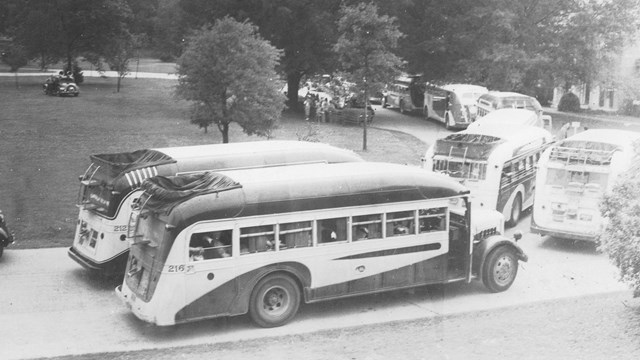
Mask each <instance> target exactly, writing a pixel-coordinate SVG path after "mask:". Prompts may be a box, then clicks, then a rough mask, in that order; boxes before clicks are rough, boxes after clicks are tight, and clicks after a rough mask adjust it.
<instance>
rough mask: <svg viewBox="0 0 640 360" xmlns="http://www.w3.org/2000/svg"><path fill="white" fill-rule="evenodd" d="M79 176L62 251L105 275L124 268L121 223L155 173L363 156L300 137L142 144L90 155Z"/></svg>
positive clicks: (355, 159) (123, 227)
mask: <svg viewBox="0 0 640 360" xmlns="http://www.w3.org/2000/svg"><path fill="white" fill-rule="evenodd" d="M90 160H91V164H90V165H89V167H88V168H87V170H86V171H85V172H84V174H83V175H81V176H80V189H79V193H78V199H77V206H78V207H79V214H78V220H77V226H76V231H75V236H74V240H73V245H72V246H71V247H70V248H69V250H68V255H69V256H70V257H71V258H72V259H73V260H75V261H76V262H78V263H79V264H80V265H82V266H83V267H85V268H87V269H90V270H92V271H95V272H98V273H102V274H105V275H107V276H111V275H120V274H123V273H124V269H125V266H126V261H127V256H128V251H129V243H128V242H127V237H126V234H127V222H128V220H129V213H130V209H131V204H132V203H133V202H134V201H136V200H137V199H138V197H139V196H140V194H141V193H142V191H140V190H139V187H140V184H141V183H142V182H143V181H144V180H145V179H147V178H149V177H153V176H157V175H163V176H168V175H176V174H184V173H190V172H198V171H207V170H220V169H232V168H244V167H256V166H277V165H287V164H297V163H306V162H330V163H333V162H358V161H364V160H363V159H362V158H361V157H360V156H359V155H357V154H355V153H354V152H353V151H351V150H345V149H340V148H337V147H333V146H330V145H326V144H321V143H311V142H306V141H273V140H271V141H255V142H245V143H233V144H213V145H198V146H184V147H171V148H159V149H143V150H137V151H133V152H124V153H112V154H99V155H91V156H90Z"/></svg>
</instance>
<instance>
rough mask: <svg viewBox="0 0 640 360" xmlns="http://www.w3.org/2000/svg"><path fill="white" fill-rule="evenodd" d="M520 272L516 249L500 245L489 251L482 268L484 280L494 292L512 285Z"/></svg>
mask: <svg viewBox="0 0 640 360" xmlns="http://www.w3.org/2000/svg"><path fill="white" fill-rule="evenodd" d="M517 274H518V257H517V256H516V254H515V252H514V250H512V249H510V248H508V247H506V246H500V247H498V248H496V249H495V250H493V251H491V252H490V253H489V256H487V259H486V260H485V262H484V267H483V269H482V282H483V283H484V285H485V286H486V287H487V288H488V289H489V290H491V291H492V292H501V291H505V290H507V289H508V288H510V287H511V285H512V284H513V282H514V281H515V279H516V275H517Z"/></svg>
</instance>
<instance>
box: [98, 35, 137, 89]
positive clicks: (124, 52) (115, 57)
mask: <svg viewBox="0 0 640 360" xmlns="http://www.w3.org/2000/svg"><path fill="white" fill-rule="evenodd" d="M135 49H136V38H135V37H133V36H132V35H129V34H128V33H127V35H126V36H124V37H122V38H120V39H116V40H115V41H112V42H111V44H110V46H109V47H107V48H106V51H105V54H106V55H105V60H106V61H107V64H109V69H111V70H114V71H116V72H117V73H118V82H117V85H116V92H120V83H121V81H122V79H123V78H124V77H125V76H127V75H128V74H130V69H129V61H130V60H131V59H132V58H133V57H134V56H135Z"/></svg>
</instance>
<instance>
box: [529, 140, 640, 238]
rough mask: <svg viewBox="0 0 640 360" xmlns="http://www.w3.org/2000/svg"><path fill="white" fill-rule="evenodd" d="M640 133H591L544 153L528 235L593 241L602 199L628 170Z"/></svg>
mask: <svg viewBox="0 0 640 360" xmlns="http://www.w3.org/2000/svg"><path fill="white" fill-rule="evenodd" d="M639 142H640V133H637V132H632V131H626V130H608V129H590V130H586V131H584V132H581V133H578V134H576V135H573V136H571V137H569V138H567V139H564V140H562V141H560V142H558V143H557V144H555V145H554V146H553V147H551V148H549V149H547V151H545V152H544V153H543V155H542V157H541V158H540V161H539V162H538V175H537V178H536V194H535V196H536V202H535V204H534V207H533V215H532V217H531V232H533V233H537V234H541V235H551V236H554V237H557V238H565V239H572V240H583V241H597V240H598V237H599V234H600V233H601V231H602V229H603V228H604V226H605V219H603V218H602V216H601V214H600V210H599V203H600V201H601V200H602V196H603V195H604V194H605V193H606V192H607V191H609V190H610V189H611V188H612V187H613V185H614V184H615V182H616V178H617V177H618V175H619V174H620V173H621V172H624V171H625V170H627V169H628V168H629V167H630V166H631V165H632V160H633V156H634V146H638V143H639Z"/></svg>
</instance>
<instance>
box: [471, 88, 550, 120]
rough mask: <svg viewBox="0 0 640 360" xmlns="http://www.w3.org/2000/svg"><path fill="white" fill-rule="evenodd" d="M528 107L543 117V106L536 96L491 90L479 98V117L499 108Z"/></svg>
mask: <svg viewBox="0 0 640 360" xmlns="http://www.w3.org/2000/svg"><path fill="white" fill-rule="evenodd" d="M505 108H512V109H526V110H531V111H534V112H535V113H536V114H538V116H539V117H542V106H541V105H540V103H539V102H538V100H536V98H534V97H531V96H528V95H524V94H520V93H516V92H504V91H490V92H488V93H486V94H483V95H481V96H480V97H479V98H478V118H480V117H483V116H485V115H487V114H488V113H490V112H492V111H495V110H498V109H505Z"/></svg>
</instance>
